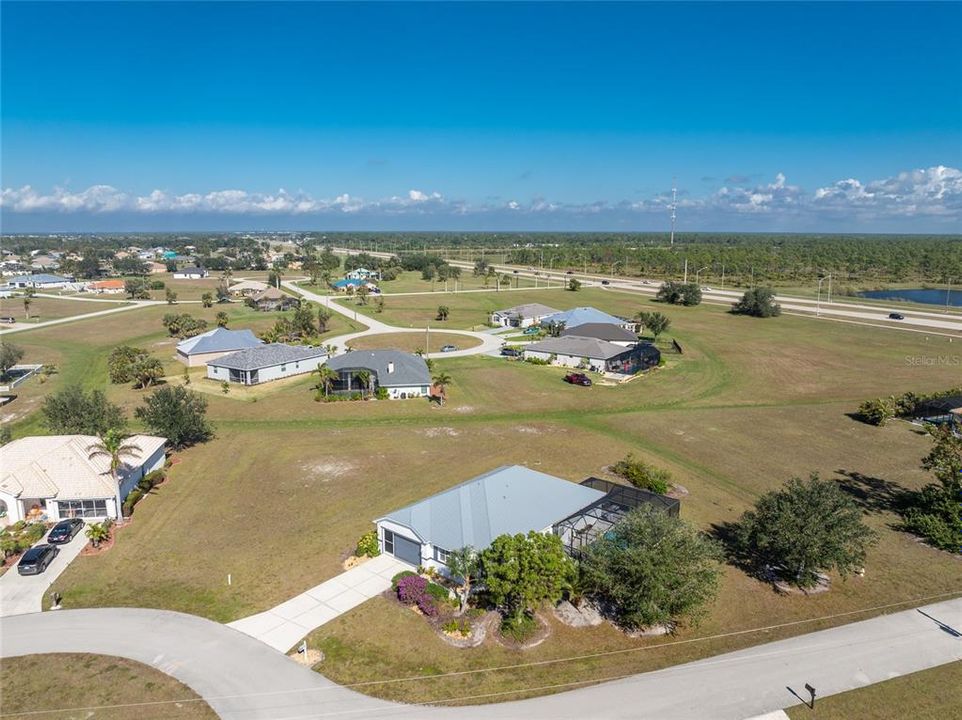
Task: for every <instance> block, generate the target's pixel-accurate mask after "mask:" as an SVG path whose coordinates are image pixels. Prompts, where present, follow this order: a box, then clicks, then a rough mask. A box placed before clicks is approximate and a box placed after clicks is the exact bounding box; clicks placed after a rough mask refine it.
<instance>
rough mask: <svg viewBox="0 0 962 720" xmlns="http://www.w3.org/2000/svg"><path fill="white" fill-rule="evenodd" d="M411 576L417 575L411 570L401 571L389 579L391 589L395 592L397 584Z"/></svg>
mask: <svg viewBox="0 0 962 720" xmlns="http://www.w3.org/2000/svg"><path fill="white" fill-rule="evenodd" d="M412 575H417V573H416V572H413V571H411V570H402V571H401V572H399V573H398V574H397V575H395V576H394V577H392V578H391V589H392V590H394V591H395V592H397V584H398V582H400V581H401V579H402V578H406V577H411V576H412Z"/></svg>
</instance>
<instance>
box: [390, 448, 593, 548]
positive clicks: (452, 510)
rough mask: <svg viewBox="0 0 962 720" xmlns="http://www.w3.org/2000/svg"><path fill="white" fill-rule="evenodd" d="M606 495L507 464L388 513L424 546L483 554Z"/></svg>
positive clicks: (543, 527)
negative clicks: (495, 542) (467, 549)
mask: <svg viewBox="0 0 962 720" xmlns="http://www.w3.org/2000/svg"><path fill="white" fill-rule="evenodd" d="M604 495H605V493H604V492H602V491H600V490H595V489H593V488H589V487H585V486H584V485H578V484H576V483H573V482H568V481H567V480H563V479H561V478H559V477H555V476H553V475H547V474H545V473H542V472H538V471H537V470H531V469H530V468H526V467H523V466H521V465H506V466H503V467H500V468H497V469H496V470H492V471H491V472H488V473H485V474H484V475H479V476H478V477H476V478H474V479H472V480H468V481H467V482H465V483H462V484H460V485H456V486H455V487H453V488H451V489H449V490H445V491H443V492H440V493H438V494H437V495H432V496H431V497H429V498H425V499H424V500H421V501H420V502H416V503H414V504H413V505H408V506H407V507H404V508H401V509H400V510H395V511H393V512H390V513H388V514H387V515H385V516H384V517H382V518H378V522H379V521H381V520H390V521H392V522H396V523H398V524H400V525H404V526H405V527H408V528H411V530H413V531H414V532H415V533H417V535H418V536H419V537H420V538H421V539H422V540H423V541H424V542H428V543H431V544H432V545H436V546H438V547H441V548H444V549H445V550H456V549H458V548H462V547H465V546H467V545H471V546H472V547H474V548H475V549H476V550H483V549H484V548H486V547H488V545H490V544H491V541H492V540H494V539H495V538H496V537H498V536H499V535H504V534H506V533H507V534H511V535H514V534H516V533H527V532H529V531H530V530H536V531H541V530H544V529H545V528H547V527H550V526H551V525H553V524H554V523H556V522H558V521H559V520H562V519H564V518H566V517H568V516H569V515H572V514H573V513H575V512H577V511H578V510H580V509H581V508H583V507H585V506H586V505H590V504H591V503H593V502H595V501H596V500H598V499H599V498H602V497H604Z"/></svg>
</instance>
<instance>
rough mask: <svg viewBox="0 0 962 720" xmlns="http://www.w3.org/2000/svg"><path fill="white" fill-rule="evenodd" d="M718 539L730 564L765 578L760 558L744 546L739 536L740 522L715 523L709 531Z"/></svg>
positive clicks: (757, 576) (749, 573) (761, 578)
mask: <svg viewBox="0 0 962 720" xmlns="http://www.w3.org/2000/svg"><path fill="white" fill-rule="evenodd" d="M708 534H709V535H710V536H711V537H713V538H714V539H715V540H717V541H718V542H719V543H720V544H721V546H722V549H723V551H724V553H725V559H726V560H727V561H728V563H729V564H731V565H733V566H735V567H737V568H738V569H739V570H741V571H742V572H744V573H746V574H747V575H751V576H752V577H756V578H758V579H760V580H764V579H765V577H764V575H765V573H764V572H763V570H762V567H761V563H760V562H759V560H758V558H757V557H756V556H755V555H753V554H752V553H750V552H748V550H747V549H746V548H745V547H744V545H743V543H742V542H740V541H739V538H738V523H736V522H721V523H713V524H712V526H711V530H710V531H709V533H708Z"/></svg>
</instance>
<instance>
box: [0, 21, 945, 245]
mask: <svg viewBox="0 0 962 720" xmlns="http://www.w3.org/2000/svg"><path fill="white" fill-rule="evenodd" d="M0 13H2V18H0V19H2V87H3V98H2V99H3V103H2V110H0V112H2V133H3V134H2V148H0V149H2V160H0V163H2V165H0V170H2V188H3V199H2V207H0V213H2V221H3V228H4V230H5V231H7V232H13V231H19V230H35V231H44V230H70V229H76V230H112V229H205V228H225V229H230V228H254V227H256V228H271V227H277V228H306V229H312V228H313V229H350V228H357V229H362V228H363V229H391V228H397V229H492V230H503V229H558V230H563V229H572V230H586V229H623V230H631V229H637V230H660V229H664V228H666V227H667V223H668V219H667V218H668V213H667V204H668V202H669V200H668V195H667V194H668V193H669V191H670V188H671V185H672V178H673V177H674V178H677V186H678V188H679V202H678V205H679V209H678V216H679V222H678V227H679V229H681V230H756V231H764V230H772V231H775V230H778V231H785V230H797V231H871V232H884V231H915V232H960V231H962V173H960V171H959V168H962V54H960V53H959V52H958V48H959V47H960V46H962V5H960V4H958V3H944V4H932V5H929V4H924V3H911V4H910V5H901V4H895V3H884V4H869V3H857V4H853V5H843V4H831V3H815V4H787V3H771V4H761V3H751V4H744V5H742V4H698V5H685V4H670V5H669V4H617V5H607V4H599V3H590V4H584V5H579V4H570V3H566V4H549V3H535V4H484V5H473V4H451V5H447V4H439V3H426V4H413V5H412V4H402V3H388V4H370V5H363V4H345V5H342V4H332V3H291V4H282V3H270V4H259V3H241V4H232V3H202V4H192V3H156V4H151V3H94V4H85V3H65V4H58V3H46V2H44V3H21V2H4V3H3V4H2V6H0Z"/></svg>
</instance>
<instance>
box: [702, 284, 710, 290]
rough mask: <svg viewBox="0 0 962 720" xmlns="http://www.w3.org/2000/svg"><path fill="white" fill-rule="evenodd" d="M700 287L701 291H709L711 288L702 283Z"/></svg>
mask: <svg viewBox="0 0 962 720" xmlns="http://www.w3.org/2000/svg"><path fill="white" fill-rule="evenodd" d="M701 289H702V292H711V288H710V287H708V286H707V285H702V286H701Z"/></svg>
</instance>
